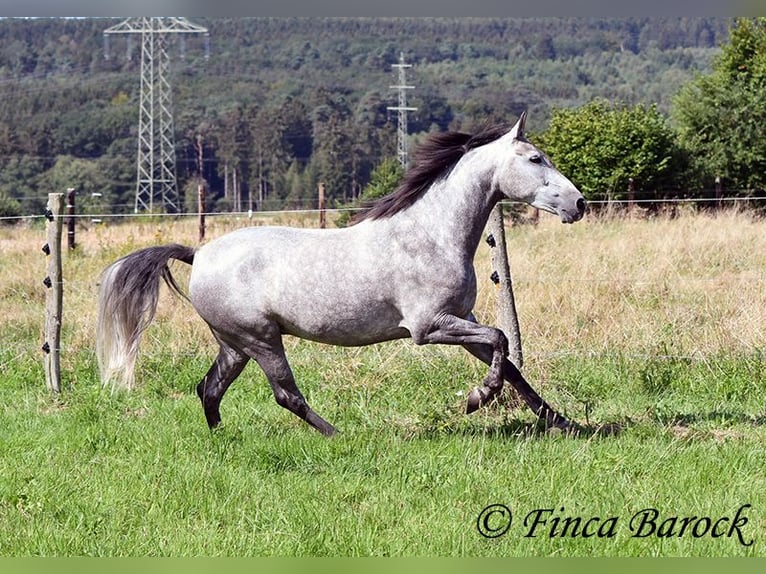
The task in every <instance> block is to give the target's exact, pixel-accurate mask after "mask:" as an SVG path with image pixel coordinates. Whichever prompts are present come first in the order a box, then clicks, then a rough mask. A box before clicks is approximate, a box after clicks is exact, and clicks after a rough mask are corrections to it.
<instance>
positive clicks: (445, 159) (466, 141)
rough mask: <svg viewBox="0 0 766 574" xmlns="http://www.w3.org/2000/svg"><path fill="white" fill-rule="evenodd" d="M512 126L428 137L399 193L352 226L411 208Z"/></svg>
mask: <svg viewBox="0 0 766 574" xmlns="http://www.w3.org/2000/svg"><path fill="white" fill-rule="evenodd" d="M511 127H512V126H511V124H505V123H503V124H497V125H494V126H490V127H487V128H484V129H483V130H481V131H480V132H478V133H476V134H466V133H462V132H443V133H436V134H432V135H430V136H428V139H427V140H426V141H425V142H423V143H422V144H421V145H420V146H419V147H418V149H417V150H416V151H415V163H414V165H413V167H411V168H410V169H409V170H408V171H407V173H406V174H405V175H404V179H403V180H402V183H401V184H399V187H397V188H396V191H394V192H393V193H391V194H389V195H386V196H385V197H382V198H380V199H378V200H376V201H374V202H372V203H370V204H368V205H366V206H365V207H364V208H363V209H362V211H360V212H358V213H357V214H356V215H354V216H353V217H352V218H351V223H352V225H353V224H354V223H359V222H360V221H364V220H365V219H383V218H386V217H391V216H392V215H394V214H396V213H399V212H400V211H403V210H405V209H407V208H408V207H410V206H411V205H412V204H413V203H415V202H416V201H417V200H418V198H420V196H421V195H423V193H425V191H426V190H427V189H428V188H429V187H430V186H431V184H433V183H434V182H435V181H436V180H437V179H439V178H440V177H443V176H446V175H447V174H448V173H449V172H450V171H451V170H452V168H453V167H455V164H457V162H458V161H459V160H460V158H461V157H463V155H464V154H466V153H467V152H469V151H470V150H472V149H474V148H477V147H480V146H483V145H486V144H488V143H490V142H493V141H495V140H496V139H498V138H499V137H501V136H503V135H505V134H506V133H508V131H509V130H510V129H511Z"/></svg>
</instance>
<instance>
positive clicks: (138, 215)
mask: <svg viewBox="0 0 766 574" xmlns="http://www.w3.org/2000/svg"><path fill="white" fill-rule="evenodd" d="M764 203H766V195H756V196H750V197H741V196H727V197H678V198H665V199H630V200H628V199H610V200H590V201H588V205H589V206H598V207H599V208H604V207H606V208H608V207H612V206H614V207H617V208H624V207H627V206H631V205H638V206H645V205H652V206H654V205H657V206H662V205H666V206H674V205H675V206H678V205H729V206H732V205H740V206H743V205H744V206H759V207H760V206H762V204H764ZM519 205H521V204H519ZM112 207H113V208H115V210H118V209H119V208H124V207H126V206H124V205H122V206H112ZM363 209H364V207H360V206H342V207H328V208H326V209H319V208H294V209H290V208H285V209H264V210H249V209H248V210H241V211H205V212H200V211H184V212H179V213H166V212H133V213H115V212H113V211H99V212H89V213H76V214H72V215H67V217H71V218H74V219H81V220H85V219H91V220H94V219H96V220H102V221H103V220H120V219H144V218H171V219H177V218H182V217H197V218H198V217H200V216H202V215H204V216H205V217H240V218H241V217H249V218H252V217H254V216H277V215H311V214H315V215H318V214H319V213H321V212H326V213H334V214H340V213H344V212H348V213H354V212H358V211H362V210H363ZM44 218H45V214H44V213H33V214H28V215H13V216H0V223H3V222H5V223H14V222H19V221H34V220H37V219H44Z"/></svg>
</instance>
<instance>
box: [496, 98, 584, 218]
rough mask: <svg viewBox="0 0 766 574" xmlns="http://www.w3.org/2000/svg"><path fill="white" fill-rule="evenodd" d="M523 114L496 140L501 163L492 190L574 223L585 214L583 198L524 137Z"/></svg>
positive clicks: (524, 115)
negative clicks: (499, 148)
mask: <svg viewBox="0 0 766 574" xmlns="http://www.w3.org/2000/svg"><path fill="white" fill-rule="evenodd" d="M525 119H526V112H523V113H522V114H521V117H520V118H519V121H517V122H516V124H515V125H514V126H513V127H512V128H511V130H510V131H509V132H508V133H507V134H505V135H504V136H503V137H502V138H500V139H499V140H498V144H500V146H501V147H502V151H501V153H502V156H503V163H502V164H501V165H502V167H501V169H498V170H497V171H496V172H495V178H494V182H493V184H494V188H495V190H498V191H500V193H502V194H503V195H504V196H505V197H507V198H508V199H513V200H517V201H523V202H525V203H528V204H529V205H531V206H532V207H537V208H538V209H542V210H543V211H548V212H549V213H555V214H556V215H558V216H559V217H560V218H561V221H562V222H563V223H574V222H575V221H578V220H579V219H581V218H582V216H583V215H584V214H585V198H584V197H583V195H582V193H580V191H579V190H578V189H577V188H576V187H575V186H574V184H573V183H572V182H571V181H569V179H567V178H566V177H565V176H564V175H562V174H561V173H560V172H559V171H558V170H557V169H556V168H555V167H553V164H552V163H551V160H550V159H548V156H546V155H545V154H544V153H543V152H542V150H540V149H539V148H537V147H536V146H534V145H533V144H532V143H530V142H529V140H527V139H526V138H525V137H524V120H525Z"/></svg>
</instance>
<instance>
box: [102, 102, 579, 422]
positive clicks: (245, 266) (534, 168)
mask: <svg viewBox="0 0 766 574" xmlns="http://www.w3.org/2000/svg"><path fill="white" fill-rule="evenodd" d="M524 118H525V115H524V114H522V116H521V117H520V118H519V120H518V122H516V124H515V125H513V126H510V125H509V124H503V125H500V126H494V127H491V128H487V129H485V130H483V131H481V132H480V133H477V134H475V135H470V134H463V133H456V132H450V133H442V134H435V135H433V136H431V137H430V138H429V139H428V140H427V141H426V142H425V143H424V144H423V145H422V146H421V147H420V148H419V150H418V152H417V154H416V158H415V159H416V162H415V166H414V167H413V168H412V169H411V170H409V171H408V172H407V174H406V175H405V177H404V180H403V182H402V184H401V185H400V186H399V188H398V189H397V190H396V191H395V192H394V193H392V194H391V195H389V196H386V197H385V198H383V199H381V200H379V201H378V202H377V203H374V204H372V205H371V206H368V207H367V208H366V209H365V210H363V211H362V212H360V213H359V214H358V215H357V216H356V218H355V220H354V221H353V224H352V225H350V226H349V227H347V228H344V229H328V230H324V229H292V228H285V227H253V228H244V229H240V230H237V231H234V232H231V233H229V234H227V235H224V236H222V237H220V238H218V239H216V240H214V241H211V242H210V243H208V244H206V245H203V246H202V247H200V248H198V249H195V248H192V247H185V246H182V245H177V244H172V245H164V246H158V247H149V248H146V249H142V250H139V251H136V252H134V253H131V254H129V255H127V256H125V257H123V258H122V259H120V260H118V261H116V262H115V263H113V264H112V265H110V266H109V267H107V269H106V270H105V271H104V274H103V277H102V280H101V287H100V294H99V318H98V326H97V354H98V359H99V365H100V368H101V377H102V380H103V381H104V383H105V384H106V383H108V382H109V381H112V382H113V384H116V385H119V386H124V387H127V388H130V387H131V385H132V384H133V378H134V365H135V360H136V355H137V352H138V344H139V342H140V339H141V335H142V333H143V331H144V330H145V329H146V328H147V327H148V326H149V324H150V322H151V321H152V319H153V317H154V313H155V310H156V306H157V300H158V294H159V285H160V278H163V279H164V280H165V281H166V283H167V284H168V285H169V286H170V287H171V288H172V289H173V290H175V291H177V292H179V293H180V292H181V291H180V289H179V288H178V285H177V284H176V282H175V281H174V279H173V277H172V276H171V275H170V271H169V268H168V261H169V260H170V259H176V260H180V261H183V262H184V263H187V264H189V265H192V271H191V277H190V281H189V298H190V301H191V303H192V305H193V306H194V308H195V309H196V311H197V312H198V313H199V314H200V316H201V317H202V318H203V319H204V320H205V321H206V322H207V324H208V325H209V327H210V329H211V331H212V332H213V336H214V337H215V338H216V340H217V341H218V344H219V345H220V350H219V352H218V356H217V357H216V359H215V362H214V363H213V365H212V366H211V367H210V370H209V371H208V372H207V374H206V375H205V377H204V378H203V379H202V380H201V382H200V383H199V385H198V386H197V394H198V395H199V397H200V399H201V401H202V405H203V409H204V412H205V417H206V419H207V423H208V425H209V426H210V427H211V428H212V427H215V426H216V425H217V424H218V423H219V422H220V420H221V417H220V411H219V406H220V403H221V399H222V398H223V395H224V393H225V392H226V389H227V388H228V387H229V385H230V384H231V383H232V382H233V381H234V379H236V378H237V376H239V374H240V373H241V372H242V370H243V369H244V367H245V365H246V364H247V363H248V361H249V360H250V359H253V360H255V361H256V362H257V363H258V365H259V366H260V367H261V369H263V372H264V373H265V374H266V377H267V378H268V381H269V383H270V385H271V387H272V389H273V392H274V397H275V399H276V401H277V403H278V404H279V405H281V406H282V407H284V408H286V409H288V410H290V411H291V412H293V413H295V414H296V415H297V416H299V417H301V418H302V419H304V420H305V421H306V422H307V423H308V424H310V425H311V426H313V427H314V428H316V429H317V430H319V431H320V432H322V433H323V434H325V435H332V434H333V433H334V432H335V429H334V428H333V426H332V425H331V424H329V423H328V422H327V421H325V420H324V419H323V418H321V417H320V416H319V415H317V414H316V413H315V412H314V411H313V410H312V409H311V407H310V406H309V405H308V404H307V402H306V400H305V399H304V397H303V395H302V394H301V392H300V390H299V389H298V386H297V385H296V383H295V378H294V377H293V373H292V370H291V369H290V365H289V364H288V362H287V358H286V356H285V351H284V347H283V344H282V336H283V335H293V336H296V337H301V338H304V339H310V340H312V341H319V342H321V343H329V344H332V345H345V346H358V345H369V344H372V343H378V342H381V341H389V340H392V339H400V338H405V337H410V338H411V339H412V340H413V341H414V342H415V344H417V345H425V344H437V343H441V344H446V345H462V346H463V347H464V348H466V349H467V350H468V351H469V352H470V353H471V354H473V355H475V356H476V357H478V358H479V359H481V360H482V361H484V362H485V363H486V364H487V365H489V373H488V375H487V376H486V378H485V380H484V381H483V385H482V386H480V387H477V388H475V389H474V390H473V391H471V393H470V394H469V396H468V401H467V412H469V413H470V412H472V411H474V410H476V409H477V408H479V407H480V406H482V405H484V404H486V403H487V402H488V401H490V400H491V399H492V398H493V397H494V396H496V395H497V393H498V392H500V390H501V389H502V386H503V381H504V380H507V381H509V382H510V383H511V384H512V385H513V387H514V388H515V389H516V390H517V391H518V392H519V394H520V395H521V397H522V398H523V399H524V400H525V402H526V403H527V405H528V406H529V407H530V408H531V409H532V410H533V412H535V413H536V414H537V415H538V416H539V417H541V418H544V420H545V422H546V423H547V424H548V425H551V426H556V427H560V428H564V429H566V428H568V427H570V426H571V424H572V423H570V422H569V421H568V420H567V419H566V418H564V417H563V416H561V415H559V414H558V413H557V412H556V411H554V410H553V409H552V408H551V407H550V406H549V405H548V404H547V403H546V402H545V401H543V400H542V399H541V398H540V396H539V395H538V394H537V393H536V392H535V391H534V390H533V389H532V388H531V387H530V386H529V385H528V384H527V382H526V381H525V380H524V378H523V377H522V375H521V373H520V372H519V371H518V369H516V367H515V366H514V365H513V364H512V363H511V362H510V361H509V360H508V359H507V358H506V357H507V351H508V343H507V340H506V338H505V335H504V334H503V332H502V331H500V330H499V329H496V328H494V327H489V326H486V325H481V324H479V323H478V322H477V321H476V319H475V317H474V315H473V313H472V311H473V307H474V304H475V302H476V275H475V272H474V268H473V259H474V255H475V253H476V249H477V247H478V245H479V242H480V241H481V237H482V234H483V230H484V227H485V225H486V223H487V219H488V218H489V214H490V211H491V210H492V208H493V207H494V205H495V204H496V203H497V202H498V201H500V200H501V199H503V198H508V199H511V200H516V201H522V202H526V203H528V204H530V205H532V206H534V207H537V208H540V209H542V210H545V211H548V212H551V213H554V214H557V215H558V216H559V217H560V219H561V221H562V222H564V223H573V222H575V221H577V220H579V219H580V218H582V216H583V214H584V212H585V200H584V198H583V196H582V194H581V193H580V192H579V191H578V190H577V188H576V187H575V186H574V185H573V184H572V183H571V182H570V181H569V180H568V179H567V178H566V177H564V176H563V175H562V174H561V173H559V172H558V171H557V170H556V169H555V168H554V167H553V165H552V164H551V162H550V160H549V159H548V158H547V157H546V156H545V154H544V153H543V152H542V151H540V150H539V149H538V148H537V147H535V146H534V145H532V144H531V143H530V142H529V141H528V140H527V139H526V138H525V137H524Z"/></svg>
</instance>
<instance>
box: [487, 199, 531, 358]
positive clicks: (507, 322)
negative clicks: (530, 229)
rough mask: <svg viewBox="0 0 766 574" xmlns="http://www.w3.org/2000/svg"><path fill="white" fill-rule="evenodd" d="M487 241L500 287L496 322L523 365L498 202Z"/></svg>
mask: <svg viewBox="0 0 766 574" xmlns="http://www.w3.org/2000/svg"><path fill="white" fill-rule="evenodd" d="M487 229H488V231H489V234H488V235H487V243H488V244H489V246H490V248H491V249H490V261H491V264H492V270H493V271H492V277H491V278H492V282H493V283H494V284H495V286H496V288H497V299H496V302H495V309H496V310H497V326H498V328H499V329H500V330H502V331H503V333H505V336H506V337H507V338H508V354H509V359H510V360H511V362H512V363H513V364H514V365H516V367H517V368H519V369H521V367H522V366H523V364H524V355H523V353H522V351H521V330H520V329H519V317H518V315H517V313H516V300H515V298H514V296H513V282H512V281H511V266H510V264H509V263H508V251H507V249H506V242H505V226H504V224H503V206H502V204H500V203H498V204H497V205H496V206H495V207H494V209H493V210H492V213H491V214H490V216H489V222H488V226H487Z"/></svg>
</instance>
